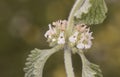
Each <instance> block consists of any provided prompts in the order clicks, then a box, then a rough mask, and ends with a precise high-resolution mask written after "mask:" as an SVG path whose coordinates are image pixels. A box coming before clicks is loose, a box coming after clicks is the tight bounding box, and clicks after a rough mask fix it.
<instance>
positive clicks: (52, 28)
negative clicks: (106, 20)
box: [45, 20, 93, 49]
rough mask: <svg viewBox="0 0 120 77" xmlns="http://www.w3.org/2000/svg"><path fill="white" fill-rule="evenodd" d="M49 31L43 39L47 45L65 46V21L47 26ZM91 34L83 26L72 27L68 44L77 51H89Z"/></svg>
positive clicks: (88, 29)
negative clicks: (46, 41)
mask: <svg viewBox="0 0 120 77" xmlns="http://www.w3.org/2000/svg"><path fill="white" fill-rule="evenodd" d="M48 26H49V30H48V31H47V32H46V33H45V37H46V38H47V39H48V42H49V43H55V44H63V45H64V44H65V40H66V38H65V31H66V28H67V21H66V20H63V21H62V20H59V21H57V22H53V23H52V25H51V24H49V25H48ZM92 39H93V37H92V32H90V28H87V26H86V25H85V24H78V25H75V26H74V29H73V34H71V36H70V37H69V39H68V40H69V42H70V43H71V44H72V45H74V46H75V47H77V48H78V49H89V48H90V47H91V46H92V41H91V40H92Z"/></svg>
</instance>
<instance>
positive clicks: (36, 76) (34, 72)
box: [24, 46, 60, 77]
mask: <svg viewBox="0 0 120 77" xmlns="http://www.w3.org/2000/svg"><path fill="white" fill-rule="evenodd" d="M59 50H60V46H56V47H54V48H52V49H45V50H39V49H34V50H32V51H31V54H30V55H28V58H27V62H26V64H25V65H26V67H25V68H24V71H25V77H42V72H43V68H44V65H45V63H46V61H47V59H48V58H49V57H50V56H51V55H52V54H53V53H55V52H57V51H59Z"/></svg>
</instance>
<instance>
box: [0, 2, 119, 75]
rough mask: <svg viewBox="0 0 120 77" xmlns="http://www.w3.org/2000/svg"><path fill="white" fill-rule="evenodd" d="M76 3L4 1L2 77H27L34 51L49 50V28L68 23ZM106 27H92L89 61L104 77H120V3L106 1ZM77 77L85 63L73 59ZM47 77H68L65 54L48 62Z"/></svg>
mask: <svg viewBox="0 0 120 77" xmlns="http://www.w3.org/2000/svg"><path fill="white" fill-rule="evenodd" d="M74 2H75V0H0V77H24V72H23V68H24V66H25V65H24V64H25V61H26V58H27V55H28V54H29V52H30V50H32V49H33V48H40V49H44V48H49V47H48V43H47V42H46V39H45V38H44V33H45V31H46V30H47V29H48V26H47V25H48V24H49V23H51V22H53V21H56V20H59V19H67V17H68V14H69V12H70V9H71V7H72V5H73V4H74ZM106 3H107V6H108V9H109V12H108V14H107V19H106V20H105V22H104V23H102V24H99V25H94V26H91V29H92V31H93V32H94V33H93V36H94V38H95V39H94V40H93V42H94V45H93V47H92V48H91V49H90V50H88V52H86V53H85V54H86V57H87V58H88V59H89V60H90V61H91V62H93V63H96V64H98V65H100V67H101V69H102V71H103V75H104V77H120V0H106ZM72 57H73V66H74V70H75V75H76V77H81V59H80V58H79V56H78V55H73V56H72ZM43 75H44V76H43V77H66V74H65V68H64V59H63V51H61V52H58V53H55V54H54V55H53V56H52V57H50V59H49V60H48V61H47V63H46V65H45V69H44V74H43Z"/></svg>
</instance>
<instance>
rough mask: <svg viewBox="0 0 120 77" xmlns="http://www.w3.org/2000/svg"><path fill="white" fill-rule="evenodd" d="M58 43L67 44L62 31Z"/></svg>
mask: <svg viewBox="0 0 120 77" xmlns="http://www.w3.org/2000/svg"><path fill="white" fill-rule="evenodd" d="M58 44H65V38H64V32H61V33H60V35H59V37H58Z"/></svg>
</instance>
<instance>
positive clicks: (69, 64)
mask: <svg viewBox="0 0 120 77" xmlns="http://www.w3.org/2000/svg"><path fill="white" fill-rule="evenodd" d="M64 61H65V69H66V73H67V77H74V72H73V67H72V58H71V50H70V48H69V47H67V46H66V47H65V48H64Z"/></svg>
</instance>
